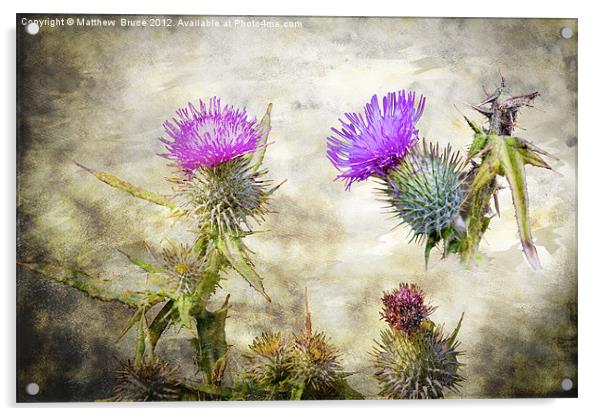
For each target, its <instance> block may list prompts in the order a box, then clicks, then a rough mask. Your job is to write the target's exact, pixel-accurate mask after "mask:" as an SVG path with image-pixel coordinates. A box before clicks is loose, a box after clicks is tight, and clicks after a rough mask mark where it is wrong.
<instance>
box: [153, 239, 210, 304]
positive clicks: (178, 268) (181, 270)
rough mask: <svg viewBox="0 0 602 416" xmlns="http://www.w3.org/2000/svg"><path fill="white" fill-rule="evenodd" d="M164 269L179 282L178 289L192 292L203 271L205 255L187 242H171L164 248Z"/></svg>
mask: <svg viewBox="0 0 602 416" xmlns="http://www.w3.org/2000/svg"><path fill="white" fill-rule="evenodd" d="M161 254H162V258H163V269H164V270H165V271H166V272H167V275H168V276H169V277H170V278H172V279H173V280H174V281H175V282H176V284H177V288H178V289H177V290H178V291H184V292H190V291H191V290H192V289H193V288H194V286H195V284H196V283H197V281H198V280H199V279H200V277H201V276H202V273H203V267H204V257H202V256H199V255H197V254H196V253H195V252H194V250H193V248H192V247H191V246H190V245H187V244H178V245H176V244H174V243H171V242H170V243H169V245H167V246H165V247H164V248H163V250H162V253H161Z"/></svg>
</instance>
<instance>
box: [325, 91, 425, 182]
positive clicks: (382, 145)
mask: <svg viewBox="0 0 602 416" xmlns="http://www.w3.org/2000/svg"><path fill="white" fill-rule="evenodd" d="M415 101H416V93H415V92H413V91H408V93H407V95H406V92H405V90H402V91H398V92H390V93H388V94H387V95H386V96H385V97H383V100H382V111H381V108H380V105H379V102H378V98H377V96H376V95H374V96H373V97H372V100H371V101H370V102H369V103H368V104H366V107H365V115H362V114H357V113H346V114H345V116H346V117H347V120H348V121H347V122H346V121H343V120H341V119H339V121H340V122H341V125H342V127H341V129H340V130H337V129H335V128H333V129H332V131H333V132H334V133H336V135H337V136H338V137H337V136H330V137H328V152H327V155H328V159H329V160H330V161H331V162H332V164H333V165H334V166H335V167H336V168H337V169H338V170H339V171H341V172H342V173H341V174H340V175H338V176H337V179H343V180H344V181H345V182H346V186H345V189H349V188H350V187H351V184H353V182H359V181H364V180H366V179H368V178H369V177H370V176H373V175H379V176H383V175H386V174H387V173H388V172H389V171H390V170H391V169H393V168H394V167H395V166H396V165H397V164H399V162H400V161H401V160H402V159H403V158H404V156H405V155H406V153H407V152H408V150H409V149H410V148H411V147H412V146H413V145H414V144H415V143H416V142H417V141H418V130H417V129H416V127H415V126H416V123H417V122H418V120H419V119H420V116H422V112H423V111H424V104H425V101H426V99H425V98H424V97H423V96H420V99H419V100H418V103H417V105H416V106H415V104H416V103H415Z"/></svg>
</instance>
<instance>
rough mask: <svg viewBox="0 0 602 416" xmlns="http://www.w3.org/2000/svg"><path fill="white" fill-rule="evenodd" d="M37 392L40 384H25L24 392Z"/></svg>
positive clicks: (31, 393)
mask: <svg viewBox="0 0 602 416" xmlns="http://www.w3.org/2000/svg"><path fill="white" fill-rule="evenodd" d="M39 392H40V386H38V383H29V384H28V385H27V386H25V393H27V394H29V395H30V396H35V395H36V394H38V393H39Z"/></svg>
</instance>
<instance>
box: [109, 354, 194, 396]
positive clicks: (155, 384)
mask: <svg viewBox="0 0 602 416" xmlns="http://www.w3.org/2000/svg"><path fill="white" fill-rule="evenodd" d="M176 372H177V371H176V369H174V368H173V367H171V366H170V365H169V364H168V363H167V362H164V361H160V360H158V359H155V360H151V361H148V362H146V361H143V362H140V363H132V362H131V361H128V362H127V363H126V364H124V365H123V367H122V368H121V370H119V371H118V372H117V373H118V378H117V385H116V386H115V388H114V389H113V397H112V399H113V400H115V401H123V402H152V401H175V400H179V399H180V397H181V393H182V390H181V386H180V381H179V380H178V378H177V376H176Z"/></svg>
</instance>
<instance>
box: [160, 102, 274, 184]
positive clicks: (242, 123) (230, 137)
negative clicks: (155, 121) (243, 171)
mask: <svg viewBox="0 0 602 416" xmlns="http://www.w3.org/2000/svg"><path fill="white" fill-rule="evenodd" d="M176 115H177V117H178V118H173V119H172V120H171V121H169V120H167V121H166V122H165V123H163V128H164V129H165V132H166V133H167V134H168V135H169V136H170V137H171V138H172V139H173V141H170V140H167V139H165V138H161V139H160V140H161V141H162V142H163V143H165V145H166V147H167V150H168V152H167V153H164V154H161V156H163V157H165V158H166V159H170V160H174V161H175V162H176V164H177V165H178V166H179V167H180V168H181V169H182V170H183V171H184V172H186V173H188V174H189V175H192V174H194V172H195V171H196V170H197V169H199V168H201V167H204V168H213V167H215V166H217V165H219V164H221V163H225V162H228V161H230V160H232V159H234V158H236V157H238V156H240V155H244V154H247V153H251V152H254V151H255V150H256V149H257V148H258V147H259V146H260V140H261V139H262V136H261V135H260V134H259V133H258V132H257V128H256V127H257V126H256V119H252V120H249V119H248V116H247V112H246V111H245V110H240V109H237V108H234V107H232V106H231V105H226V106H225V107H223V108H222V107H221V104H220V99H219V98H218V97H213V98H211V100H209V105H207V104H206V103H204V102H203V101H202V100H199V109H197V108H196V107H195V106H194V105H193V104H192V103H189V104H188V107H187V108H181V109H179V110H178V111H177V112H176Z"/></svg>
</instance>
